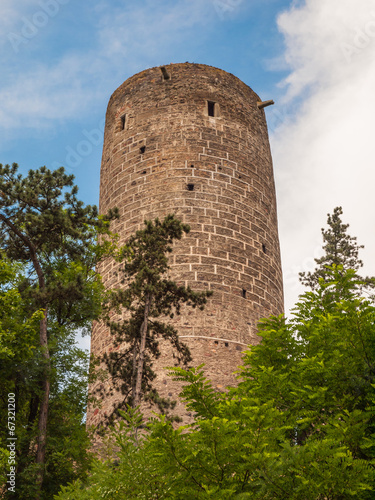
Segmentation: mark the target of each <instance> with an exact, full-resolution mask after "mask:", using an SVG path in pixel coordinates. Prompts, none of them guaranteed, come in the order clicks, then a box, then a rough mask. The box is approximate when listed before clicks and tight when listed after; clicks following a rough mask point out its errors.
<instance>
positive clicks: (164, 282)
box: [102, 215, 212, 412]
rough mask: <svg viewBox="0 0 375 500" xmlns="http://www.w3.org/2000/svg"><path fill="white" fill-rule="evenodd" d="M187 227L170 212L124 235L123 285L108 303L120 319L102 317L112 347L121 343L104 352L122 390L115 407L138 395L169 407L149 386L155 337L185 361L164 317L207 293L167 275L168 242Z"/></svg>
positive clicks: (178, 359)
mask: <svg viewBox="0 0 375 500" xmlns="http://www.w3.org/2000/svg"><path fill="white" fill-rule="evenodd" d="M189 230H190V228H189V226H187V225H185V224H182V223H181V222H180V221H179V220H178V219H176V218H175V217H174V216H173V215H168V216H167V217H165V219H164V220H163V221H160V220H159V219H155V221H145V227H144V229H142V230H140V231H137V232H136V234H135V235H133V236H132V237H130V239H129V240H128V241H127V244H126V246H125V247H124V248H123V249H122V250H121V252H120V254H119V258H118V260H119V262H120V263H122V270H121V271H122V273H123V279H122V284H123V285H124V288H123V289H121V290H115V291H113V293H112V296H111V299H110V303H109V307H108V308H109V309H110V310H113V308H114V309H115V310H116V311H117V312H118V313H120V312H122V311H124V312H125V314H124V316H125V319H124V320H123V321H122V322H117V321H110V320H109V319H108V325H109V326H110V330H111V333H112V335H113V336H114V344H115V347H118V346H121V350H119V351H112V352H111V353H110V354H109V355H106V356H105V357H104V360H105V362H106V364H107V367H108V370H109V373H110V375H111V376H112V378H113V381H114V385H115V388H116V389H117V390H118V391H121V393H122V395H123V399H122V401H120V402H119V404H118V408H124V407H125V405H127V404H131V405H132V406H137V405H138V404H139V401H140V398H141V397H142V398H143V400H148V401H150V402H154V403H155V404H157V406H158V407H159V409H160V410H161V411H163V412H164V411H166V410H167V409H168V407H170V403H169V402H168V400H165V399H161V398H160V396H159V395H158V393H157V391H156V390H155V388H153V386H152V381H153V379H154V378H155V373H154V371H153V370H152V361H153V359H156V358H158V357H159V356H160V350H159V339H166V340H168V341H169V342H170V344H171V346H172V348H173V352H174V356H175V358H176V362H177V363H180V362H181V363H187V362H189V361H190V360H191V356H190V352H189V349H188V347H187V346H186V344H184V343H182V342H180V340H179V338H178V332H177V330H176V329H175V328H174V327H173V326H172V325H171V324H170V323H168V322H167V321H166V319H168V318H173V317H174V315H179V314H180V310H181V305H182V304H186V305H187V306H191V307H193V308H195V307H199V308H200V309H203V308H204V304H205V303H206V298H207V297H208V296H210V295H211V294H212V292H210V291H206V292H194V291H193V290H192V289H191V288H190V287H187V288H186V287H184V286H179V285H177V284H176V283H175V282H174V281H172V280H170V279H169V278H168V270H169V264H168V254H170V253H171V252H172V244H173V242H174V241H175V240H180V239H181V238H182V236H183V234H184V233H188V232H189ZM137 382H139V387H138V386H137ZM102 397H104V395H103V394H102Z"/></svg>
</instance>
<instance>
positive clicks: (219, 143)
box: [87, 63, 283, 425]
mask: <svg viewBox="0 0 375 500" xmlns="http://www.w3.org/2000/svg"><path fill="white" fill-rule="evenodd" d="M260 101H261V99H260V98H259V97H258V96H257V95H256V94H255V92H253V91H252V90H251V89H250V88H249V87H248V86H247V85H245V84H244V83H243V82H242V81H240V80H239V79H238V78H236V77H235V76H233V75H232V74H229V73H227V72H225V71H222V70H220V69H217V68H213V67H211V66H206V65H203V64H190V63H184V64H170V65H169V66H165V67H156V68H151V69H148V70H145V71H142V72H141V73H138V74H137V75H134V76H132V77H131V78H129V79H128V80H126V81H125V82H124V83H123V84H122V85H121V86H120V87H119V88H118V89H117V90H116V91H115V92H114V93H113V95H112V97H111V99H110V101H109V104H108V109H107V114H106V125H105V134H104V149H103V158H102V167H101V182H100V211H101V213H106V212H107V210H108V209H109V208H113V207H118V208H119V211H120V219H119V220H117V221H116V222H115V223H114V224H113V228H112V229H113V230H114V231H115V232H117V233H119V235H120V242H121V243H125V242H126V240H127V238H128V237H129V236H130V235H131V234H132V233H134V232H135V231H136V230H137V229H140V228H141V227H142V226H143V221H144V220H145V219H154V218H155V217H159V218H164V216H165V215H167V214H168V213H174V214H176V216H177V217H178V218H179V219H181V220H182V221H183V222H185V223H188V224H189V225H190V227H191V231H190V233H189V234H188V235H187V236H185V237H184V238H183V239H182V240H181V241H178V242H177V243H176V245H175V249H174V252H173V254H172V255H171V277H172V279H174V280H175V281H177V282H178V283H180V284H185V285H186V286H187V285H190V286H191V287H192V288H193V289H194V290H197V291H198V290H213V292H214V293H213V296H212V297H211V299H209V302H208V304H207V306H206V308H205V310H204V311H203V312H202V311H195V310H192V309H185V310H183V312H182V315H181V316H180V317H178V318H176V320H175V326H176V327H177V328H178V331H179V335H180V338H182V340H183V341H184V342H185V343H187V344H188V346H189V347H190V350H191V353H192V356H193V362H194V364H195V365H198V364H200V363H205V365H206V373H207V375H208V376H209V378H210V379H211V380H212V381H213V385H214V386H216V387H217V388H218V389H221V388H225V387H226V386H227V385H232V384H234V383H235V378H234V376H233V371H234V370H236V367H237V366H238V365H239V364H240V363H241V351H243V350H244V349H245V348H246V346H247V345H248V344H256V343H258V342H259V337H258V335H257V321H258V320H259V319H260V318H262V317H266V316H269V315H271V314H276V315H277V314H280V313H282V312H283V289H282V274H281V263H280V250H279V240H278V231H277V215H276V196H275V187H274V178H273V169H272V159H271V153H270V147H269V141H268V133H267V125H266V119H265V113H264V110H263V109H262V104H260ZM115 271H116V265H115V263H114V262H113V261H112V260H108V261H107V262H105V263H103V264H102V266H101V268H100V269H99V272H100V273H101V274H102V277H103V281H104V284H105V286H106V287H108V288H116V287H119V286H120V285H119V279H120V277H117V276H116V272H115ZM168 346H169V344H168V345H165V344H164V345H163V344H161V348H162V356H161V357H160V358H159V360H157V362H155V364H154V368H155V369H156V372H157V373H158V378H157V380H156V384H155V385H156V387H157V389H158V391H159V393H160V394H161V396H164V397H168V396H176V395H177V394H178V387H177V383H175V382H172V381H171V380H170V379H169V378H168V377H167V376H166V374H165V372H164V371H163V369H162V367H163V366H171V365H173V364H174V363H173V360H172V357H171V356H170V352H169V350H168ZM111 349H112V339H111V335H110V333H109V331H108V329H107V328H106V327H105V326H103V325H100V324H97V325H96V326H95V327H94V331H93V333H92V340H91V350H92V352H93V353H94V354H97V355H99V354H102V353H103V352H105V351H110V350H111ZM107 383H108V384H110V381H108V382H107ZM114 400H115V396H114V397H113V398H112V399H111V398H108V399H107V400H105V401H103V403H102V406H101V408H95V407H92V408H89V411H88V417H87V422H88V424H89V425H91V424H94V425H96V424H98V423H99V422H100V421H101V420H102V418H103V414H104V413H106V412H108V410H109V409H110V407H111V406H112V403H113V402H114ZM176 411H177V412H178V413H179V415H180V416H181V417H182V418H183V420H184V421H186V419H188V415H187V414H186V410H185V408H184V407H183V405H182V404H181V403H179V404H178V405H177V407H176Z"/></svg>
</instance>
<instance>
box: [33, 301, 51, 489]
mask: <svg viewBox="0 0 375 500" xmlns="http://www.w3.org/2000/svg"><path fill="white" fill-rule="evenodd" d="M39 336H40V345H41V347H42V356H43V358H44V363H45V366H44V370H43V371H44V375H43V389H42V390H43V395H42V399H41V402H40V408H39V420H38V447H37V453H36V463H37V464H39V465H40V467H39V469H38V475H37V485H38V486H39V490H41V488H42V484H43V477H44V462H45V455H46V442H47V421H48V405H49V392H50V380H49V377H50V371H51V361H50V355H49V349H48V337H47V308H45V310H44V317H43V319H42V321H41V322H40V331H39ZM39 494H40V492H39ZM39 494H38V497H37V498H39Z"/></svg>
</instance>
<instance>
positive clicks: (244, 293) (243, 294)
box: [242, 288, 246, 299]
mask: <svg viewBox="0 0 375 500" xmlns="http://www.w3.org/2000/svg"><path fill="white" fill-rule="evenodd" d="M242 297H243V298H244V299H246V290H245V288H243V289H242Z"/></svg>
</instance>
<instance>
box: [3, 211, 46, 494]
mask: <svg viewBox="0 0 375 500" xmlns="http://www.w3.org/2000/svg"><path fill="white" fill-rule="evenodd" d="M0 220H2V221H4V222H5V224H6V225H7V226H8V227H9V229H10V230H11V231H12V232H13V233H14V234H16V235H17V236H18V237H19V238H20V239H21V240H22V241H23V243H24V244H25V246H26V247H27V248H28V250H29V251H30V258H31V261H32V263H33V266H34V269H35V272H36V274H37V276H38V282H39V289H40V290H43V289H45V287H46V282H45V278H44V273H43V269H42V267H41V265H40V262H39V260H38V255H37V249H36V247H35V245H34V243H33V242H32V241H31V240H30V238H29V237H28V236H26V235H24V234H23V233H22V231H20V230H19V229H18V228H17V227H16V226H15V225H14V224H13V223H12V222H11V221H10V220H9V219H8V218H7V217H5V216H4V215H3V214H0ZM43 309H44V316H43V319H42V320H41V322H40V329H39V341H40V346H41V347H42V356H43V358H44V360H45V366H44V370H43V375H44V376H43V386H42V388H43V395H42V400H41V403H40V409H39V421H38V447H37V455H36V463H37V464H40V468H39V470H38V475H37V485H38V486H39V492H38V496H37V498H36V500H38V499H39V498H40V491H41V488H42V483H43V477H44V459H45V454H46V441H47V419H48V404H49V392H50V380H49V377H50V371H51V361H50V355H49V349H48V336H47V315H48V307H47V305H46V304H44V305H43Z"/></svg>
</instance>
